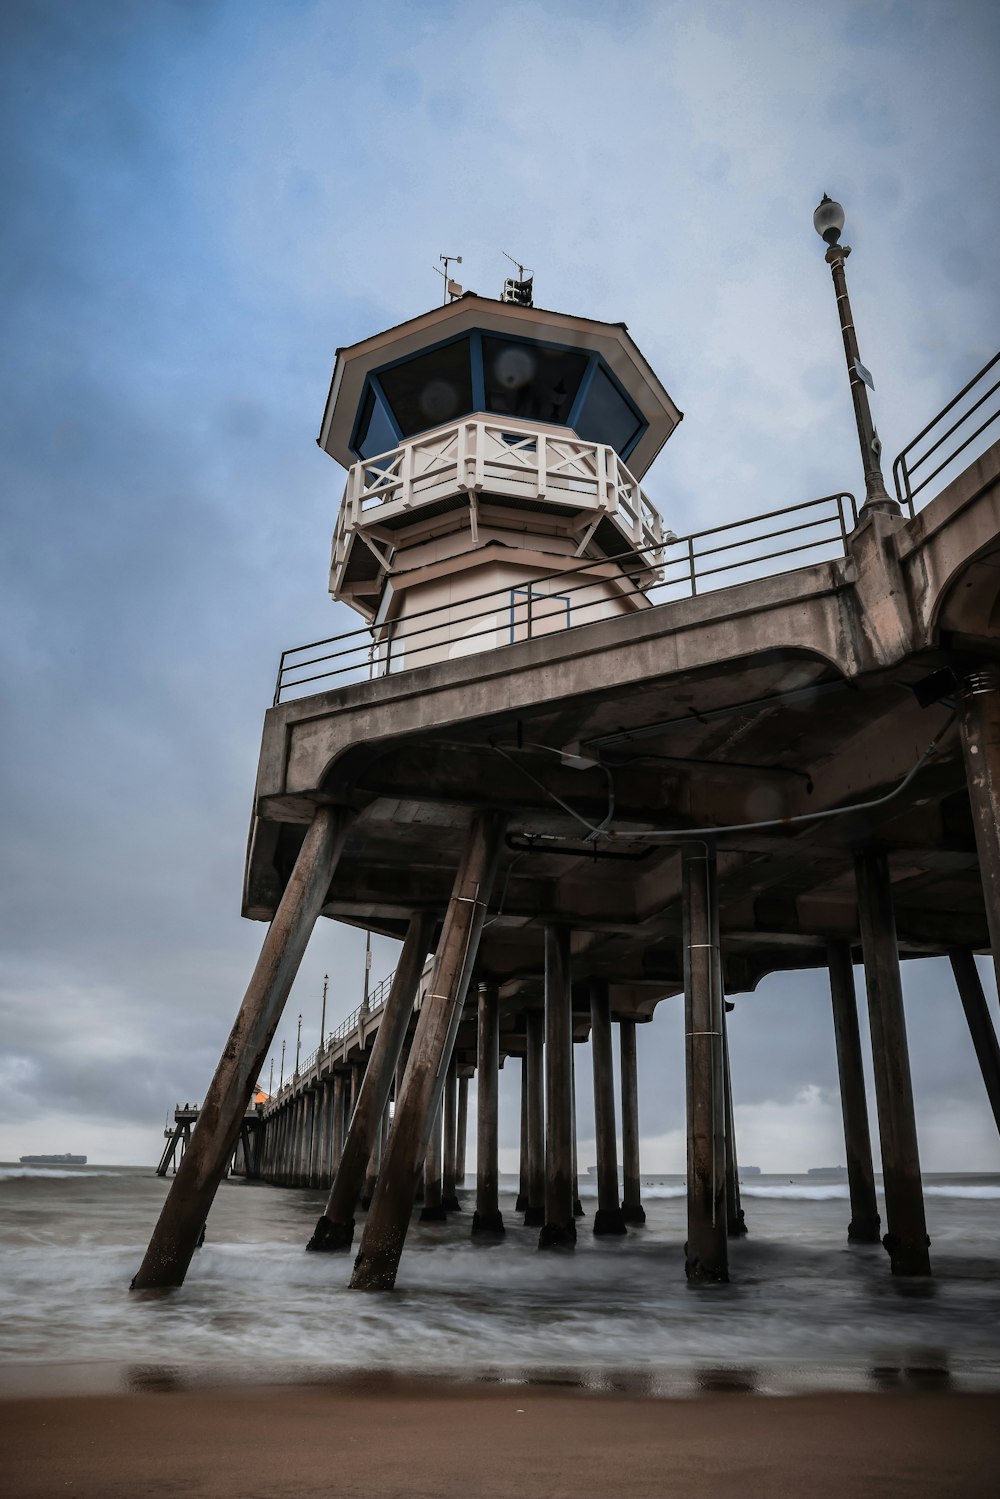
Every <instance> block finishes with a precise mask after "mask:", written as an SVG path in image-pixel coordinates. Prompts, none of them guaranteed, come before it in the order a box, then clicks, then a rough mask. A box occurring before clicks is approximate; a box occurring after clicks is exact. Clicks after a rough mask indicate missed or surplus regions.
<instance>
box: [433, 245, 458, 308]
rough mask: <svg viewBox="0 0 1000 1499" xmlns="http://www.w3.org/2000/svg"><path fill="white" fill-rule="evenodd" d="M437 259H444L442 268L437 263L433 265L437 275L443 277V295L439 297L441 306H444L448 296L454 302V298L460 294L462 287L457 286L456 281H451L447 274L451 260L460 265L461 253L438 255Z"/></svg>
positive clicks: (446, 303)
mask: <svg viewBox="0 0 1000 1499" xmlns="http://www.w3.org/2000/svg"><path fill="white" fill-rule="evenodd" d="M438 260H443V261H444V270H442V269H441V267H440V266H439V265H436V266H434V267H433V269H434V270H435V271H437V273H438V275H439V276H443V277H444V296H443V297H442V298H441V306H442V307H446V306H447V305H448V300H449V298H450V299H451V301H452V302H454V301H455V300H456V298H458V297H460V296H461V295H462V288H461V287H460V286H459V284H458V282H457V281H452V279H451V278H450V276H449V275H448V267H449V265H451V262H452V261H454V262H455V264H456V265H461V264H462V257H461V255H439V256H438Z"/></svg>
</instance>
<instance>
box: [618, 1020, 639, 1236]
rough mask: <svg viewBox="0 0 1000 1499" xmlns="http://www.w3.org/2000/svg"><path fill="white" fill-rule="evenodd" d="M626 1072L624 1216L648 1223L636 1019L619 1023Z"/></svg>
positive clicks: (620, 1043) (623, 1153)
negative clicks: (641, 1152)
mask: <svg viewBox="0 0 1000 1499" xmlns="http://www.w3.org/2000/svg"><path fill="white" fill-rule="evenodd" d="M618 1041H619V1045H620V1050H621V1072H622V1177H623V1181H622V1217H623V1218H624V1220H625V1222H626V1223H645V1221H646V1210H645V1208H644V1207H643V1205H642V1183H641V1181H640V1170H641V1168H640V1162H639V1064H638V1057H637V1055H636V1045H635V1021H634V1020H622V1021H620V1022H619V1025H618Z"/></svg>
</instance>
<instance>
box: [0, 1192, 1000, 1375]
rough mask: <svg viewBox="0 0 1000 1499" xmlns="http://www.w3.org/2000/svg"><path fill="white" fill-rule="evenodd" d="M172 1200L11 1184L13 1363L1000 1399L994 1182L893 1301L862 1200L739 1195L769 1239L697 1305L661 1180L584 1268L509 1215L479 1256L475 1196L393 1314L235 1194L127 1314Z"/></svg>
mask: <svg viewBox="0 0 1000 1499" xmlns="http://www.w3.org/2000/svg"><path fill="white" fill-rule="evenodd" d="M99 1175H100V1176H101V1177H102V1179H98V1180H95V1179H94V1178H95V1177H98V1176H99ZM167 1185H168V1183H166V1182H163V1181H159V1180H157V1179H156V1178H155V1177H153V1176H152V1174H151V1173H150V1172H129V1171H108V1172H106V1173H97V1172H87V1173H86V1174H84V1173H83V1172H67V1173H64V1174H61V1175H60V1176H59V1177H50V1176H49V1175H48V1174H46V1175H45V1176H44V1177H32V1178H12V1179H10V1180H9V1181H8V1182H7V1185H6V1187H5V1191H4V1205H5V1208H6V1209H7V1211H6V1212H5V1214H4V1218H3V1223H2V1227H0V1255H2V1275H0V1360H6V1361H8V1363H15V1364H17V1365H23V1364H25V1363H28V1362H31V1361H39V1360H43V1361H50V1362H56V1361H58V1362H69V1361H76V1362H84V1363H86V1362H93V1363H94V1364H95V1365H96V1364H97V1363H98V1362H106V1363H115V1364H118V1365H126V1366H128V1367H129V1368H131V1369H133V1370H134V1369H136V1368H140V1369H145V1370H149V1369H156V1368H159V1367H162V1366H163V1365H165V1364H169V1365H170V1366H171V1367H178V1366H180V1367H190V1368H202V1369H206V1368H208V1367H209V1366H219V1365H223V1366H225V1367H226V1368H227V1369H229V1370H235V1371H243V1372H244V1373H246V1374H248V1375H255V1376H257V1377H267V1378H274V1377H291V1374H292V1372H293V1371H300V1372H301V1371H308V1372H309V1373H310V1375H311V1376H312V1377H315V1376H316V1375H317V1373H326V1374H331V1375H332V1374H337V1373H347V1372H349V1371H357V1370H362V1369H367V1370H383V1371H385V1370H389V1369H391V1370H394V1371H397V1372H401V1373H403V1372H409V1373H415V1374H420V1373H427V1374H429V1373H434V1374H447V1373H451V1374H455V1375H460V1376H464V1377H483V1376H490V1377H501V1378H513V1379H520V1378H543V1377H545V1378H547V1377H556V1376H555V1375H554V1374H553V1371H557V1373H558V1371H562V1374H561V1375H560V1376H559V1377H564V1376H566V1371H571V1372H572V1376H573V1377H574V1378H579V1379H581V1380H583V1381H584V1382H585V1383H589V1384H592V1385H594V1386H595V1387H601V1382H602V1381H608V1380H612V1379H615V1378H618V1377H619V1376H620V1375H621V1372H622V1371H628V1372H629V1374H630V1377H640V1376H641V1377H642V1378H644V1379H646V1380H647V1381H648V1382H649V1387H650V1388H664V1387H665V1386H666V1385H668V1384H669V1382H670V1380H671V1379H672V1378H676V1377H678V1376H679V1375H681V1374H683V1375H685V1376H686V1377H689V1378H696V1379H704V1378H705V1377H707V1376H706V1371H709V1374H711V1371H716V1372H717V1371H719V1370H726V1371H729V1374H728V1375H727V1377H733V1378H738V1379H739V1380H743V1381H747V1382H749V1385H750V1386H752V1387H754V1388H764V1389H785V1388H789V1387H794V1388H803V1387H812V1388H815V1387H830V1386H831V1385H839V1386H841V1387H843V1386H844V1385H845V1384H846V1385H848V1386H850V1385H852V1384H853V1385H859V1384H860V1385H863V1384H865V1383H866V1382H869V1381H870V1380H871V1379H872V1378H873V1377H874V1376H873V1372H872V1371H874V1370H882V1371H883V1372H884V1371H885V1370H887V1369H889V1370H892V1369H896V1370H900V1369H913V1368H916V1369H923V1370H935V1371H938V1373H939V1374H941V1376H942V1377H944V1378H950V1379H951V1380H952V1381H953V1382H958V1383H965V1384H969V1383H972V1384H974V1385H980V1386H981V1385H993V1386H995V1387H997V1386H1000V1349H998V1345H997V1336H996V1331H995V1328H996V1326H997V1323H998V1320H1000V1278H998V1269H1000V1267H998V1257H997V1229H998V1228H1000V1208H998V1206H997V1203H998V1199H1000V1182H997V1181H996V1180H995V1179H993V1180H990V1179H986V1180H983V1179H979V1180H975V1181H969V1182H961V1181H941V1182H939V1183H934V1184H932V1185H931V1186H930V1187H929V1189H928V1215H929V1218H930V1220H931V1221H930V1231H931V1236H932V1238H933V1240H934V1247H933V1249H932V1256H933V1260H934V1269H935V1279H934V1280H933V1281H932V1282H926V1281H920V1282H901V1281H894V1280H893V1278H892V1277H891V1276H890V1274H889V1270H888V1262H887V1259H886V1255H885V1253H884V1251H883V1250H882V1249H881V1248H880V1247H879V1246H854V1247H851V1248H849V1247H848V1246H847V1244H846V1218H847V1216H848V1210H847V1204H846V1202H845V1198H846V1195H847V1194H846V1187H842V1186H841V1185H840V1184H839V1183H827V1184H823V1185H821V1186H816V1185H812V1184H810V1183H808V1182H805V1181H798V1182H792V1183H788V1182H783V1183H778V1182H774V1183H770V1182H767V1181H766V1180H765V1181H764V1182H760V1183H758V1182H756V1181H755V1183H754V1185H753V1186H751V1187H744V1189H743V1190H744V1197H745V1198H746V1199H748V1201H747V1217H748V1221H749V1225H750V1230H751V1233H750V1237H749V1238H748V1239H746V1240H742V1241H739V1242H736V1243H734V1244H733V1245H732V1247H731V1271H732V1280H731V1282H730V1284H729V1285H726V1286H718V1287H711V1288H700V1289H696V1288H692V1287H689V1286H687V1285H686V1283H685V1280H684V1270H683V1243H684V1237H685V1203H684V1196H683V1186H682V1185H680V1184H679V1183H676V1182H668V1181H663V1180H662V1179H661V1180H659V1181H657V1182H656V1183H655V1184H654V1183H650V1184H648V1185H647V1186H646V1187H645V1188H644V1198H645V1203H646V1212H647V1220H648V1221H647V1225H646V1227H645V1228H643V1229H639V1230H633V1231H632V1232H630V1233H629V1235H628V1237H627V1239H624V1240H607V1239H595V1238H594V1236H593V1233H592V1232H591V1226H592V1221H593V1220H592V1217H591V1216H589V1215H588V1217H586V1218H584V1219H581V1220H580V1222H579V1225H578V1227H579V1241H578V1246H577V1249H576V1252H575V1253H574V1254H572V1255H560V1254H538V1253H537V1252H536V1244H537V1230H530V1229H525V1228H524V1227H523V1225H522V1223H521V1220H520V1215H517V1214H515V1213H514V1210H513V1207H514V1204H513V1197H511V1196H509V1195H504V1196H503V1197H502V1200H501V1207H502V1210H503V1213H504V1219H505V1222H506V1224H507V1235H506V1238H505V1240H504V1241H503V1242H502V1243H501V1244H499V1245H496V1246H494V1247H490V1248H485V1247H475V1246H473V1245H472V1244H471V1243H470V1240H469V1222H470V1212H471V1206H472V1201H471V1195H468V1196H467V1197H466V1210H465V1211H463V1212H462V1213H460V1214H456V1215H453V1217H452V1218H451V1219H450V1221H449V1222H448V1223H447V1224H445V1225H443V1226H436V1225H434V1226H432V1225H421V1224H419V1223H417V1222H414V1224H413V1225H412V1226H411V1229H410V1234H409V1237H408V1239H407V1245H406V1250H405V1253H404V1257H403V1261H402V1265H401V1268H400V1275H399V1280H398V1283H397V1290H396V1292H395V1293H393V1294H391V1295H384V1294H383V1295H369V1294H361V1293H357V1292H352V1291H350V1290H349V1289H348V1281H349V1278H350V1272H351V1265H352V1260H353V1256H351V1255H344V1256H340V1255H336V1256H335V1255H310V1254H306V1253H304V1249H303V1246H304V1244H305V1241H306V1239H307V1238H308V1236H309V1233H310V1231H311V1229H312V1226H313V1224H314V1223H315V1220H316V1217H317V1216H318V1214H319V1212H320V1211H321V1209H322V1205H323V1199H322V1195H321V1194H318V1193H314V1192H304V1191H280V1190H277V1189H273V1188H268V1187H264V1186H256V1185H248V1184H244V1183H239V1182H228V1183H226V1184H224V1186H223V1188H222V1189H221V1191H220V1193H219V1197H218V1199H217V1202H216V1205H215V1207H214V1208H213V1211H212V1215H211V1219H210V1222H209V1231H208V1240H207V1242H206V1244H205V1247H204V1248H203V1249H202V1250H200V1251H199V1252H198V1254H197V1255H196V1257H195V1260H194V1262H193V1264H192V1267H191V1271H190V1273H189V1275H188V1279H187V1281H186V1283H185V1285H184V1286H183V1287H182V1288H181V1289H180V1290H178V1291H175V1292H171V1293H168V1294H165V1295H164V1294H158V1293H157V1294H151V1293H141V1294H131V1295H130V1294H129V1292H128V1284H129V1281H130V1279H131V1277H132V1275H133V1274H134V1272H135V1270H136V1267H137V1266H138V1264H139V1261H140V1259H141V1257H142V1252H143V1248H144V1244H145V1240H146V1238H147V1237H148V1233H149V1231H150V1229H151V1227H152V1224H153V1222H154V1221H155V1218H156V1215H157V1212H158V1210H159V1205H160V1203H161V1202H162V1199H163V1194H164V1191H165V1189H166V1187H167ZM793 1194H794V1195H793ZM359 1232H360V1223H359ZM713 1377H714V1376H713Z"/></svg>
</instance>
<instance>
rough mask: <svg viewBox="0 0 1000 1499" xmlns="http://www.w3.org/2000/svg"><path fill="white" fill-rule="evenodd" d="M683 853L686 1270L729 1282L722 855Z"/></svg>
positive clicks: (690, 846)
mask: <svg viewBox="0 0 1000 1499" xmlns="http://www.w3.org/2000/svg"><path fill="white" fill-rule="evenodd" d="M681 858H682V866H683V874H682V878H683V902H684V1030H685V1060H686V1068H685V1071H686V1079H687V1198H688V1202H687V1207H688V1213H687V1219H688V1224H687V1226H688V1237H687V1245H686V1246H685V1263H684V1270H685V1274H686V1275H687V1277H688V1279H689V1280H692V1281H726V1280H728V1279H729V1244H728V1235H727V1232H726V1228H727V1225H726V1142H725V1076H724V1069H723V1053H722V983H721V975H720V954H719V948H718V943H717V931H718V928H717V925H716V921H715V915H714V902H715V893H716V884H715V854H714V851H713V850H712V849H709V848H707V847H706V846H705V845H704V844H702V843H685V844H684V846H683V849H682V851H681Z"/></svg>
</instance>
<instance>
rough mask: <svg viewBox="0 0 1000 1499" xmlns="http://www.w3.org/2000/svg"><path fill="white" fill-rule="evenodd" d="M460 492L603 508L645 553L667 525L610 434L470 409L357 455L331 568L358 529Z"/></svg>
mask: <svg viewBox="0 0 1000 1499" xmlns="http://www.w3.org/2000/svg"><path fill="white" fill-rule="evenodd" d="M456 493H457V494H461V493H470V494H476V495H479V494H484V493H485V494H488V495H491V496H495V497H496V498H498V499H500V500H503V499H505V498H509V499H511V500H515V501H516V500H533V501H538V500H541V501H548V502H550V503H552V504H556V505H565V506H567V507H570V508H572V509H575V510H593V511H594V512H595V513H596V514H597V515H600V514H601V513H604V514H606V515H608V516H611V517H613V518H614V519H615V521H616V523H617V526H618V529H619V530H620V531H621V532H622V533H623V534H624V535H625V536H626V537H627V538H628V539H629V540H630V541H631V542H633V543H634V545H635V546H636V547H641V548H643V549H645V550H646V553H647V555H648V554H649V551H650V550H651V549H654V548H655V547H656V545H657V543H658V542H660V541H661V540H662V538H663V534H664V530H663V521H662V518H661V516H660V514H659V512H658V511H657V510H656V509H655V508H654V507H653V505H651V504H650V502H649V500H648V499H647V498H646V496H645V495H644V494H643V492H642V489H641V488H640V486H639V481H638V480H637V479H636V478H634V477H633V475H632V474H630V473H629V471H628V469H627V468H626V467H625V464H624V463H623V462H622V461H621V459H620V458H619V456H618V454H617V453H616V452H615V450H614V449H613V448H611V447H608V446H607V444H605V443H599V442H584V441H583V440H582V439H581V438H579V437H574V436H573V435H572V434H568V435H567V436H562V435H560V434H557V433H554V432H552V431H550V430H546V429H544V428H540V427H539V425H538V424H537V423H533V422H526V421H521V420H519V419H517V418H513V417H512V418H510V419H508V420H498V419H497V418H496V417H487V416H473V417H468V418H466V419H465V420H463V421H461V422H457V423H456V424H455V425H454V426H451V427H439V428H437V429H436V430H435V431H433V432H429V433H427V434H426V435H425V436H423V437H418V438H414V439H412V440H411V441H409V442H406V443H403V444H402V445H401V446H400V447H398V448H393V449H392V450H391V451H390V452H388V453H380V454H379V455H378V456H377V457H375V458H367V459H364V460H363V461H362V462H360V463H355V464H354V466H353V467H352V468H351V469H350V470H349V472H348V476H347V484H346V486H345V489H344V498H343V502H342V504H341V508H340V514H339V516H338V519H337V527H336V531H335V532H334V540H333V562H334V570H335V571H336V569H337V567H338V565H339V564H342V563H343V562H344V561H345V560H346V555H347V548H348V544H349V537H350V533H351V532H352V531H356V530H357V529H358V528H359V527H361V528H363V527H364V526H365V524H366V523H368V524H370V523H372V522H375V523H378V522H379V521H383V520H385V519H387V518H388V517H389V516H390V515H391V516H396V515H398V514H399V513H400V512H405V511H408V510H411V509H414V508H416V507H419V506H420V505H422V504H426V503H429V502H431V501H433V500H437V499H440V498H442V497H444V496H445V495H447V494H456Z"/></svg>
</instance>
